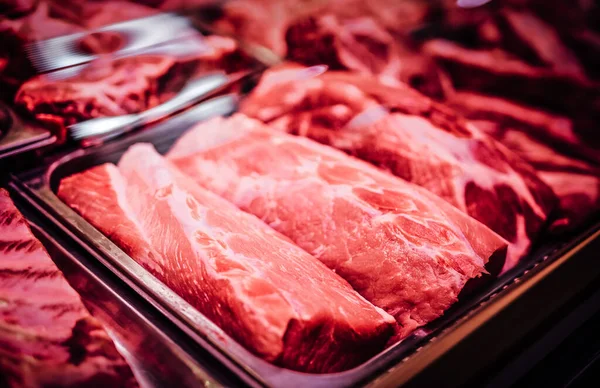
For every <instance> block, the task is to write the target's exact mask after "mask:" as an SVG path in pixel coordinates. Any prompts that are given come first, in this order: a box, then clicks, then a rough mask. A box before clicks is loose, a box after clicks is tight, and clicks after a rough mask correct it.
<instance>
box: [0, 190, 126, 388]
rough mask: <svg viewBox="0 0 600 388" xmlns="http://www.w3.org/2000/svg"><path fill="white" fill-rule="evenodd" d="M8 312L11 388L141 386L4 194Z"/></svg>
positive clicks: (3, 276) (1, 289) (1, 221)
mask: <svg viewBox="0 0 600 388" xmlns="http://www.w3.org/2000/svg"><path fill="white" fill-rule="evenodd" d="M0 306H1V307H0V344H2V346H0V385H2V386H3V387H58V386H60V387H84V386H112V387H135V386H137V382H136V381H135V378H134V376H133V374H132V372H131V370H130V369H129V366H128V365H127V363H126V362H125V360H124V359H123V357H122V356H121V355H120V354H119V353H118V352H117V349H116V348H115V346H114V344H113V343H112V341H111V339H110V337H109V336H108V335H107V334H106V332H105V331H104V329H103V328H102V327H101V326H100V324H99V323H98V322H97V321H96V320H95V319H94V318H93V317H92V316H91V315H90V313H89V312H88V311H87V310H86V308H85V307H84V305H83V303H82V302H81V299H80V298H79V295H77V293H76V292H75V291H74V290H73V289H72V288H71V287H70V286H69V284H68V283H67V281H66V279H65V278H64V277H63V275H62V274H61V272H60V271H59V269H58V268H57V267H56V265H54V263H53V262H52V260H51V259H50V257H49V256H48V253H47V252H46V251H45V250H44V248H43V246H42V244H41V243H40V242H39V241H38V240H37V239H36V238H35V237H34V236H33V234H32V233H31V231H30V230H29V227H28V225H27V221H26V220H25V219H24V218H23V216H22V215H21V214H20V213H19V211H18V210H17V208H16V207H15V206H14V204H13V203H12V202H11V200H10V197H9V196H8V193H7V192H6V191H5V190H2V189H0Z"/></svg>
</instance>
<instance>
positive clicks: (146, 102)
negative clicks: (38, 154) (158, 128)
mask: <svg viewBox="0 0 600 388" xmlns="http://www.w3.org/2000/svg"><path fill="white" fill-rule="evenodd" d="M174 64H175V61H174V60H173V59H172V58H169V57H165V56H155V55H142V56H136V57H128V58H123V59H118V60H115V61H101V62H99V63H94V64H92V65H89V66H84V67H83V68H82V70H81V72H80V73H79V74H78V75H76V76H74V77H70V78H67V79H64V80H54V79H53V78H51V77H52V76H47V75H40V76H37V77H35V78H33V79H31V80H29V81H27V82H26V83H25V84H23V86H22V87H21V89H20V90H19V92H18V94H17V96H16V97H15V103H16V104H17V105H20V106H22V107H23V108H25V109H27V110H29V111H30V112H31V113H33V114H34V115H36V116H38V117H41V118H43V117H44V116H48V115H52V116H55V117H57V118H58V119H60V120H61V121H63V122H64V123H65V124H67V125H69V124H73V123H76V122H79V121H83V120H88V119H91V118H95V117H102V116H119V115H124V114H128V113H136V112H140V111H143V110H145V109H148V108H150V107H152V106H155V105H157V104H158V102H159V100H158V93H159V83H160V80H161V79H164V78H165V77H166V75H167V73H168V71H169V70H170V69H171V68H172V66H174Z"/></svg>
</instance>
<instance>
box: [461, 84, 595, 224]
mask: <svg viewBox="0 0 600 388" xmlns="http://www.w3.org/2000/svg"><path fill="white" fill-rule="evenodd" d="M452 101H453V102H452V104H453V106H455V107H456V108H457V109H460V110H461V111H462V112H464V114H466V115H468V116H469V117H471V118H473V119H474V120H477V125H478V126H479V127H480V128H482V129H483V130H485V131H486V132H487V133H489V134H490V135H491V136H493V137H494V138H496V139H498V140H499V141H500V142H502V143H503V144H504V145H506V146H507V147H508V148H510V149H511V150H513V151H514V152H515V153H517V154H518V155H520V156H521V157H522V158H523V159H525V160H527V161H528V162H529V163H531V164H532V165H533V166H534V167H535V168H536V170H538V175H539V176H540V178H542V180H544V181H545V182H546V183H547V184H548V185H550V187H552V189H553V190H554V192H555V193H556V194H557V195H558V197H559V199H560V211H559V214H558V215H557V219H556V220H555V221H554V223H553V227H552V229H553V230H554V231H555V232H559V231H565V230H572V229H575V228H577V227H579V226H580V225H582V224H583V223H585V222H586V221H587V220H589V219H590V217H591V216H593V215H594V213H596V212H598V211H599V210H600V165H599V163H600V156H599V155H600V152H599V151H598V148H594V147H591V146H589V145H586V143H585V142H584V141H582V140H581V139H580V138H579V137H578V135H577V133H576V132H575V131H574V128H573V123H572V121H571V120H569V119H568V118H566V117H562V116H557V115H553V114H550V113H547V112H544V111H540V110H536V109H534V108H532V107H527V106H522V105H519V104H517V103H515V102H512V101H508V100H505V99H501V98H497V97H489V96H483V95H478V94H472V93H465V92H460V93H457V94H456V95H455V97H454V98H453V100H452Z"/></svg>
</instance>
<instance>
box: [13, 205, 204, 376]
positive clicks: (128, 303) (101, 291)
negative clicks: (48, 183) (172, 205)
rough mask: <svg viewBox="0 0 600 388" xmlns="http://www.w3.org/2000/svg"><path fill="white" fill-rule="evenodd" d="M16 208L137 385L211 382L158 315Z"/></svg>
mask: <svg viewBox="0 0 600 388" xmlns="http://www.w3.org/2000/svg"><path fill="white" fill-rule="evenodd" d="M19 207H20V208H21V210H22V211H23V214H24V215H25V216H26V218H27V219H28V220H29V222H30V226H31V229H32V232H33V234H34V235H35V236H36V237H37V238H38V239H39V240H40V242H41V243H42V244H43V245H44V247H45V248H46V250H47V251H48V253H49V254H50V257H52V260H53V261H54V263H55V264H56V265H57V266H58V268H59V269H60V270H61V271H62V273H63V274H64V276H65V277H66V278H67V281H68V282H69V284H70V285H71V286H72V287H73V288H74V289H75V290H76V291H77V292H78V293H79V295H80V296H81V298H82V300H83V302H84V304H85V305H86V307H87V308H88V310H89V311H90V312H91V313H92V315H93V316H94V317H95V318H97V319H98V320H99V321H100V322H101V323H102V325H103V327H104V328H105V329H106V330H107V332H108V333H109V335H110V336H111V338H112V339H113V341H114V342H115V345H116V346H117V349H118V350H119V351H120V352H121V354H122V355H123V356H124V357H125V359H126V360H127V362H128V364H129V365H130V366H131V369H132V371H133V372H134V374H135V376H136V379H137V381H138V382H139V383H140V385H141V386H142V387H144V388H151V387H152V388H153V387H156V388H158V387H165V386H167V385H169V384H172V382H173V381H177V382H179V383H180V384H182V386H200V385H203V386H214V385H216V381H215V379H214V378H213V377H211V376H210V375H209V374H208V373H206V372H205V371H204V370H203V367H202V366H201V365H199V364H198V363H197V361H196V360H195V359H194V357H193V356H192V355H190V354H188V353H187V352H186V351H185V350H184V349H183V348H182V347H180V346H179V345H177V344H176V343H175V342H174V340H173V339H172V338H171V337H170V336H169V335H168V334H167V333H168V331H167V330H168V329H166V327H164V326H162V327H161V326H160V324H159V322H160V320H157V319H153V317H151V316H148V315H144V314H143V313H141V312H140V310H139V306H138V305H139V301H136V298H131V297H128V296H127V293H126V292H123V287H122V285H121V286H119V285H118V284H117V283H115V282H114V281H110V280H109V278H107V277H106V276H102V275H101V274H100V273H101V271H98V268H97V267H98V265H94V263H89V262H87V261H86V259H85V258H84V257H83V256H80V255H77V253H75V251H76V250H67V246H68V244H67V243H65V241H61V240H60V239H57V238H55V237H52V236H50V235H49V234H48V233H47V232H45V231H44V229H43V227H42V226H40V225H41V224H39V225H38V223H37V222H39V218H36V217H35V216H33V215H32V214H31V213H30V211H27V210H26V207H27V204H24V205H22V206H19ZM95 267H96V268H95ZM136 306H137V307H136Z"/></svg>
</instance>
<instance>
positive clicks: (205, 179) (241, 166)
mask: <svg viewBox="0 0 600 388" xmlns="http://www.w3.org/2000/svg"><path fill="white" fill-rule="evenodd" d="M169 158H170V159H171V160H173V161H174V162H175V164H176V165H177V166H178V167H179V168H180V169H181V170H182V171H183V172H184V173H186V174H188V175H189V176H190V177H192V178H193V179H194V180H195V181H196V182H198V183H200V184H202V185H204V186H205V187H207V188H209V189H210V190H212V191H214V192H215V193H217V194H219V195H221V196H223V197H224V198H226V199H228V200H230V201H232V202H233V203H235V204H236V205H237V206H239V207H240V208H241V209H242V210H245V211H247V212H250V213H252V214H255V215H256V216H258V217H260V218H261V219H263V220H264V221H265V222H267V223H268V224H269V225H270V226H272V227H273V228H274V229H276V230H278V231H280V232H281V233H283V234H284V235H286V236H288V237H289V238H291V239H292V240H293V241H294V242H295V243H296V244H298V245H299V246H300V247H302V248H304V249H305V250H306V251H308V252H310V253H312V254H313V255H315V256H316V257H317V258H318V259H320V260H321V261H322V262H323V263H325V264H326V265H327V266H328V267H329V268H331V269H332V270H334V271H335V272H336V273H337V274H339V275H341V276H342V277H343V278H345V279H346V280H347V281H348V282H349V283H350V284H351V285H352V286H353V287H354V289H356V290H357V291H358V292H359V293H361V294H362V295H363V296H364V297H365V298H366V299H367V300H369V301H371V302H372V303H373V304H375V305H376V306H379V307H381V308H383V309H384V310H386V311H387V312H389V313H390V314H391V315H393V316H394V317H395V318H396V320H397V322H398V323H399V324H400V326H401V327H400V330H399V333H398V335H399V337H404V336H406V335H407V334H408V333H410V332H411V331H412V330H414V329H415V328H416V327H419V326H421V325H424V324H426V323H427V322H429V321H431V320H433V319H435V318H437V317H439V316H440V315H442V314H443V312H444V311H445V310H446V309H447V308H448V307H450V306H451V305H452V304H453V303H454V302H455V301H456V300H457V295H458V294H459V292H460V291H461V289H462V288H463V287H464V285H465V283H466V282H467V281H468V280H469V279H471V278H475V277H478V276H479V275H480V274H481V273H482V272H483V271H484V265H485V264H486V262H487V261H488V259H489V258H490V257H491V256H492V255H493V254H494V253H495V252H496V251H498V250H501V249H503V248H505V247H506V241H505V240H504V239H502V238H501V237H500V236H498V235H496V234H495V233H494V232H492V231H491V230H489V229H488V228H487V227H486V226H484V225H483V224H480V223H479V222H477V221H476V220H474V219H472V218H471V217H468V216H467V215H465V214H464V213H462V212H460V211H458V210H457V209H456V208H454V207H452V206H451V205H449V204H447V203H446V202H445V201H444V200H442V199H440V198H438V197H436V196H434V195H432V194H431V193H429V192H427V191H426V190H424V189H421V188H419V187H418V186H415V185H412V184H410V183H407V182H405V181H403V180H401V179H398V178H396V177H394V176H392V175H388V174H386V173H383V172H381V171H379V170H377V169H376V168H374V167H373V166H370V165H368V164H366V163H363V162H361V161H359V160H357V159H354V158H352V157H350V156H347V155H345V154H344V153H342V152H339V151H337V150H334V149H332V148H329V147H326V146H323V145H320V144H318V143H316V142H313V141H311V140H308V139H304V138H300V137H295V136H291V135H287V134H283V133H276V132H274V131H272V130H270V129H268V128H265V127H264V126H263V125H262V124H261V123H260V122H258V121H256V120H252V119H249V118H247V117H245V116H243V115H236V116H234V117H233V118H230V119H222V118H217V119H213V120H212V121H210V122H206V123H203V124H199V125H198V126H197V127H195V128H194V129H192V130H191V131H190V132H188V133H187V134H186V135H184V136H183V137H182V138H181V139H180V140H179V141H178V143H176V145H175V146H174V148H173V149H172V150H171V151H170V153H169Z"/></svg>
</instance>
